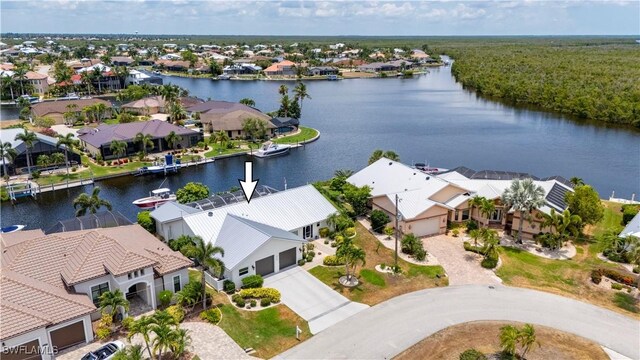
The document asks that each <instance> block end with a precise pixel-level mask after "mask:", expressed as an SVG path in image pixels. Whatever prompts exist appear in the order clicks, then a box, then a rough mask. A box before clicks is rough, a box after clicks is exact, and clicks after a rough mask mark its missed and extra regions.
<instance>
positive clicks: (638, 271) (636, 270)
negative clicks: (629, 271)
mask: <svg viewBox="0 0 640 360" xmlns="http://www.w3.org/2000/svg"><path fill="white" fill-rule="evenodd" d="M633 273H634V274H640V266H636V267H634V268H633Z"/></svg>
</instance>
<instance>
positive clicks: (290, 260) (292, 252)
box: [278, 248, 296, 270]
mask: <svg viewBox="0 0 640 360" xmlns="http://www.w3.org/2000/svg"><path fill="white" fill-rule="evenodd" d="M278 259H280V270H282V269H284V268H286V267H289V266H291V265H294V264H295V263H296V248H291V249H289V250H285V251H283V252H281V253H280V255H279V258H278Z"/></svg>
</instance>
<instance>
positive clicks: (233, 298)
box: [231, 294, 242, 302]
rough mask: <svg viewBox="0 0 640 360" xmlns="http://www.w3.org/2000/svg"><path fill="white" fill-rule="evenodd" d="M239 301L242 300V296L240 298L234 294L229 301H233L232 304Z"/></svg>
mask: <svg viewBox="0 0 640 360" xmlns="http://www.w3.org/2000/svg"><path fill="white" fill-rule="evenodd" d="M240 299H242V296H240V294H234V295H233V296H232V297H231V301H233V302H238V300H240Z"/></svg>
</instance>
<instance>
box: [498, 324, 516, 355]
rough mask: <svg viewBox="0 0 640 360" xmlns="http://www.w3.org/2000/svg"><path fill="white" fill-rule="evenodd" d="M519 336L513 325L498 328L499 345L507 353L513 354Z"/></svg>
mask: <svg viewBox="0 0 640 360" xmlns="http://www.w3.org/2000/svg"><path fill="white" fill-rule="evenodd" d="M519 337H520V334H519V331H518V329H517V328H516V327H515V326H513V325H506V326H503V327H501V328H500V346H501V347H502V351H504V352H506V353H507V354H509V355H515V353H516V346H517V345H518V338H519Z"/></svg>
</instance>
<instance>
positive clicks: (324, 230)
mask: <svg viewBox="0 0 640 360" xmlns="http://www.w3.org/2000/svg"><path fill="white" fill-rule="evenodd" d="M330 232H331V230H329V228H328V227H322V228H320V230H318V233H319V234H320V237H323V238H326V237H327V236H329V233H330Z"/></svg>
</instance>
